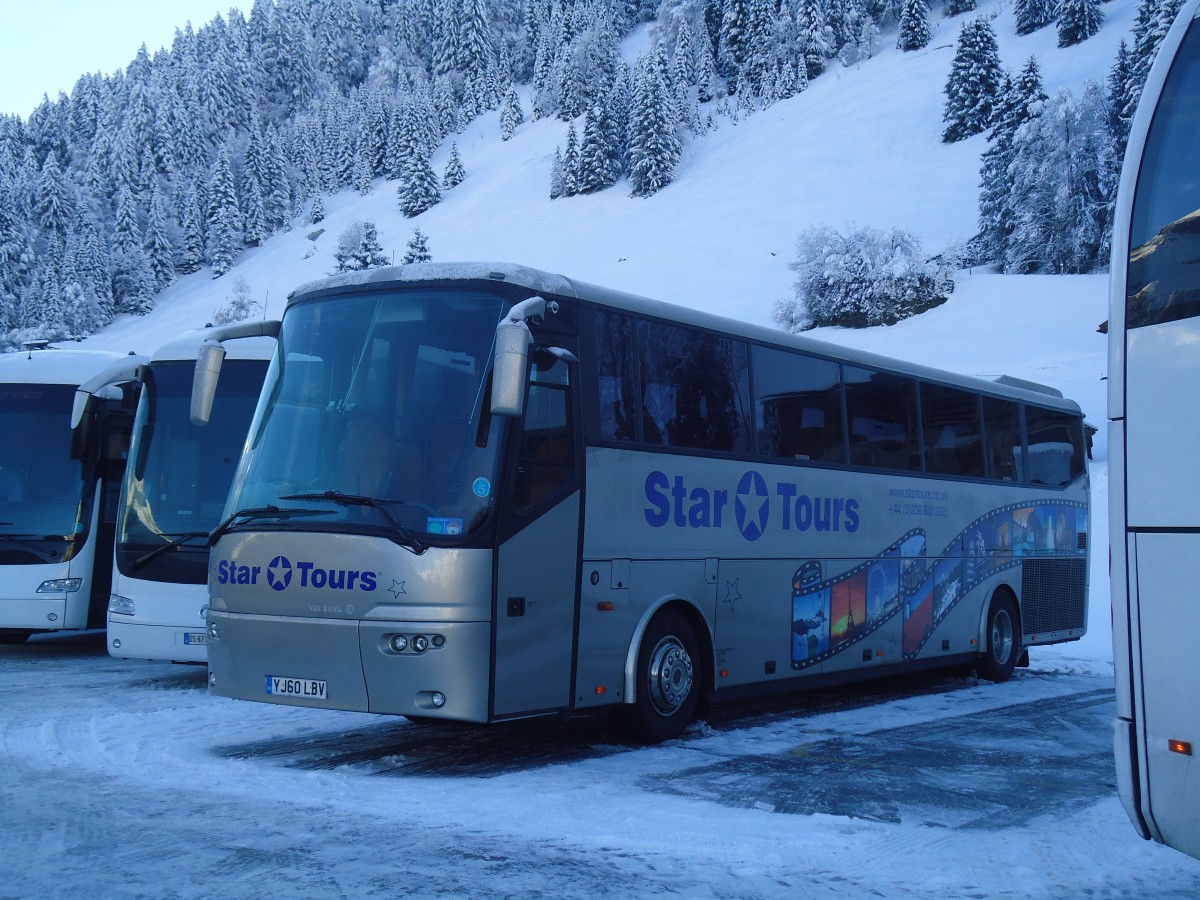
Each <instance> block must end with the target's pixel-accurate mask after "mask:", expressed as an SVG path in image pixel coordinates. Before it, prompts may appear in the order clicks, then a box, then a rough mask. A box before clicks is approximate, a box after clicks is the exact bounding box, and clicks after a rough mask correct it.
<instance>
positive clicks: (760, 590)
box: [716, 559, 829, 690]
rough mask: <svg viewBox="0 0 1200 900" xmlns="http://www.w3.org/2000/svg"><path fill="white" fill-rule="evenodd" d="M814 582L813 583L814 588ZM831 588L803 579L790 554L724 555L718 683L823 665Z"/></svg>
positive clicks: (771, 676)
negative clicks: (720, 674) (782, 556)
mask: <svg viewBox="0 0 1200 900" xmlns="http://www.w3.org/2000/svg"><path fill="white" fill-rule="evenodd" d="M810 587H811V588H812V589H811V590H810ZM827 592H828V589H827V588H826V589H824V590H822V588H821V586H820V585H819V584H818V585H815V586H810V585H805V584H801V583H800V582H799V581H798V580H797V563H796V561H795V560H791V559H722V560H721V561H720V564H719V567H718V570H717V604H716V622H717V629H716V657H717V659H716V662H717V667H718V670H720V671H723V672H728V673H729V674H728V675H725V676H723V677H721V678H718V679H717V688H718V690H719V689H721V688H728V687H735V686H738V685H743V684H754V683H757V682H761V681H766V682H770V681H775V680H778V679H786V678H791V677H794V676H797V675H815V674H817V673H818V672H820V671H821V658H822V655H823V654H824V653H825V652H827V651H828V649H829V628H828V612H827V610H826V605H825V603H824V599H823V598H824V597H825V595H826V593H827Z"/></svg>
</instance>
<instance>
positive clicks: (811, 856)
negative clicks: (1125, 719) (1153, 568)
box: [0, 589, 1200, 898]
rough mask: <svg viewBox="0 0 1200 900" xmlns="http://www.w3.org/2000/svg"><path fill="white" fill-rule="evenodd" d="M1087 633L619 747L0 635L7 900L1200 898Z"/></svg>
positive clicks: (1103, 641)
mask: <svg viewBox="0 0 1200 900" xmlns="http://www.w3.org/2000/svg"><path fill="white" fill-rule="evenodd" d="M1096 594H1097V595H1099V596H1100V597H1104V596H1105V591H1104V590H1103V589H1101V590H1099V591H1097V592H1096ZM1097 607H1098V608H1097ZM1106 620H1107V609H1106V608H1105V604H1104V603H1100V604H1098V605H1097V604H1096V603H1095V602H1094V603H1093V613H1092V622H1093V629H1092V631H1091V632H1090V633H1089V634H1088V636H1087V637H1085V638H1084V640H1083V641H1080V642H1078V643H1076V644H1068V645H1063V646H1060V647H1054V648H1042V649H1039V650H1036V651H1035V652H1034V653H1033V654H1032V656H1033V659H1032V665H1031V667H1030V668H1029V669H1028V670H1024V671H1018V673H1017V675H1016V676H1015V677H1014V679H1013V680H1012V681H1010V682H1009V683H1007V684H1004V685H992V684H986V683H979V684H975V683H971V682H969V681H964V680H962V679H957V678H949V677H922V678H912V679H903V680H901V681H899V682H897V683H894V684H889V685H880V684H876V685H868V686H859V687H856V688H852V689H841V690H834V691H822V692H819V693H817V694H813V695H807V696H793V697H789V698H782V699H774V700H770V701H760V702H757V703H752V704H748V705H745V706H742V707H738V708H719V709H718V710H716V711H714V713H713V715H712V716H711V717H710V718H709V720H708V721H707V722H706V723H704V724H702V725H697V726H696V727H694V728H693V729H692V730H691V731H690V732H689V733H688V734H687V735H685V736H684V738H683V739H681V740H679V741H674V742H670V743H667V744H665V745H662V746H659V747H651V748H640V749H631V748H628V747H624V746H621V745H619V744H617V743H615V742H614V740H613V738H612V736H611V733H610V731H609V729H608V727H607V725H606V724H605V723H604V721H603V720H593V719H586V718H585V719H581V720H571V721H568V722H559V721H538V722H525V723H514V724H511V725H507V726H500V727H495V728H484V729H476V728H463V729H459V728H450V729H446V728H437V727H430V726H420V725H413V724H410V723H408V722H406V721H405V720H403V719H394V718H385V717H376V716H370V715H365V714H357V713H335V712H328V711H321V710H306V709H296V708H287V707H276V706H267V705H258V704H247V703H240V702H237V701H232V700H226V699H223V698H218V697H214V696H210V695H209V694H208V693H207V690H206V688H205V676H204V669H203V668H200V667H183V666H170V665H167V664H154V663H137V662H127V661H122V660H115V659H111V658H109V657H107V656H106V655H104V645H103V640H102V637H101V636H100V635H98V634H89V635H83V636H73V637H66V636H57V637H40V638H35V639H33V640H31V641H30V642H29V643H28V644H26V645H23V646H18V647H0V693H2V694H3V697H4V702H3V706H2V707H0V796H3V802H2V803H0V834H2V835H3V837H4V852H3V853H0V897H5V898H7V897H21V898H29V897H60V896H61V897H67V896H72V897H73V896H79V895H80V894H82V893H84V892H87V893H88V894H90V895H92V896H101V897H205V896H220V897H224V898H239V897H261V896H272V897H362V896H446V895H471V896H488V897H491V896H497V897H499V896H534V897H538V896H541V897H563V896H568V897H593V896H612V897H625V896H659V895H681V896H688V897H722V898H725V897H785V896H786V897H797V896H803V897H835V896H837V897H845V896H883V897H899V896H915V897H942V898H992V897H997V898H1000V897H1022V898H1024V897H1063V898H1067V897H1079V896H1097V897H1134V896H1148V895H1150V894H1164V895H1172V894H1173V895H1176V896H1197V895H1200V862H1197V861H1195V860H1192V859H1189V858H1187V857H1185V856H1183V855H1181V854H1179V853H1176V852H1175V851H1173V850H1168V849H1166V848H1163V847H1161V846H1158V845H1154V844H1149V843H1145V842H1143V841H1142V840H1141V839H1140V838H1138V837H1137V836H1136V835H1135V834H1134V832H1133V829H1132V827H1131V826H1130V824H1129V822H1128V820H1127V819H1126V818H1125V814H1124V812H1123V811H1122V809H1121V807H1120V804H1119V802H1118V800H1117V798H1116V794H1115V789H1114V772H1113V768H1112V765H1113V764H1112V757H1111V749H1110V742H1109V733H1110V732H1109V726H1110V722H1111V717H1112V715H1113V700H1112V696H1113V695H1112V676H1111V663H1110V661H1109V660H1110V659H1111V652H1110V651H1109V649H1108V640H1109V634H1108V628H1107V622H1106Z"/></svg>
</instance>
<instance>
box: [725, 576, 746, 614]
mask: <svg viewBox="0 0 1200 900" xmlns="http://www.w3.org/2000/svg"><path fill="white" fill-rule="evenodd" d="M741 599H742V592H741V591H739V590H738V579H737V578H735V579H733V581H726V582H725V599H724V600H723V601H722V602H723V603H725V604H726V605H728V606H729V611H730V612H734V611H735V610H734V604H735V603H737V602H738V601H739V600H741Z"/></svg>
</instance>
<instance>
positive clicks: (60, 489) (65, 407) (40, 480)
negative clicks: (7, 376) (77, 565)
mask: <svg viewBox="0 0 1200 900" xmlns="http://www.w3.org/2000/svg"><path fill="white" fill-rule="evenodd" d="M74 397H75V388H74V386H73V385H67V384H0V410H3V417H2V422H3V427H0V562H2V563H5V564H9V565H20V564H22V563H25V564H36V563H47V562H59V561H62V560H66V559H70V558H71V557H72V556H74V554H75V551H76V550H77V549H78V548H79V547H80V546H82V544H83V542H84V540H85V539H86V537H87V522H88V517H87V516H83V515H81V511H82V510H83V509H85V508H87V507H89V506H90V503H91V497H92V493H91V488H90V485H91V479H90V478H88V477H85V476H86V475H88V474H89V473H88V472H86V471H85V469H84V466H85V465H87V464H85V463H81V462H79V461H78V460H74V459H71V456H70V431H69V429H67V428H66V423H67V421H68V420H69V418H70V414H71V404H72V401H73V400H74Z"/></svg>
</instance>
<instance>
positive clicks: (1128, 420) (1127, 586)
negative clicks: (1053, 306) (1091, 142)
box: [1108, 0, 1200, 858]
mask: <svg viewBox="0 0 1200 900" xmlns="http://www.w3.org/2000/svg"><path fill="white" fill-rule="evenodd" d="M1198 11H1200V0H1190V2H1188V3H1187V4H1186V5H1185V6H1184V7H1183V9H1182V10H1181V12H1180V13H1179V16H1178V18H1177V19H1176V21H1175V24H1174V26H1173V27H1172V28H1171V30H1170V32H1169V33H1168V34H1167V36H1166V38H1165V39H1164V40H1163V43H1162V46H1161V48H1160V49H1159V53H1158V57H1157V59H1156V60H1155V63H1154V65H1153V67H1152V68H1151V70H1150V74H1149V77H1148V78H1147V81H1146V85H1145V88H1144V90H1143V93H1142V97H1141V101H1140V103H1139V106H1138V109H1137V113H1136V115H1135V116H1134V119H1133V125H1132V129H1131V133H1130V138H1129V146H1128V150H1127V152H1126V155H1125V161H1124V167H1123V170H1122V173H1121V184H1120V189H1119V191H1118V194H1117V205H1116V215H1115V220H1114V226H1113V249H1112V270H1111V271H1112V286H1111V303H1110V306H1111V310H1110V320H1109V395H1108V408H1109V420H1110V422H1109V428H1110V432H1109V435H1110V440H1109V447H1110V472H1111V481H1110V512H1111V519H1110V522H1111V530H1112V604H1113V645H1114V654H1113V661H1114V664H1115V670H1116V691H1117V717H1116V720H1115V722H1114V746H1115V750H1116V762H1117V781H1118V789H1119V793H1120V796H1121V801H1122V804H1123V805H1124V807H1125V811H1126V812H1127V813H1128V814H1129V818H1130V819H1131V820H1132V822H1133V824H1134V826H1135V827H1136V828H1137V830H1138V832H1139V833H1140V834H1141V835H1142V837H1144V838H1146V839H1153V840H1155V841H1159V842H1161V843H1163V844H1167V845H1168V846H1171V847H1175V848H1176V849H1178V850H1181V851H1183V852H1184V853H1186V854H1188V855H1189V856H1193V857H1196V858H1200V759H1198V758H1197V754H1198V753H1200V694H1198V688H1200V684H1198V680H1197V677H1196V665H1197V661H1196V655H1197V651H1196V635H1197V633H1200V596H1198V594H1200V588H1198V586H1200V452H1198V448H1200V20H1198V19H1197V13H1198Z"/></svg>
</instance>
